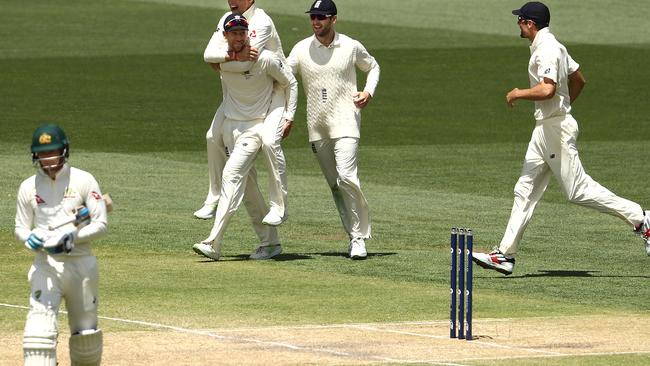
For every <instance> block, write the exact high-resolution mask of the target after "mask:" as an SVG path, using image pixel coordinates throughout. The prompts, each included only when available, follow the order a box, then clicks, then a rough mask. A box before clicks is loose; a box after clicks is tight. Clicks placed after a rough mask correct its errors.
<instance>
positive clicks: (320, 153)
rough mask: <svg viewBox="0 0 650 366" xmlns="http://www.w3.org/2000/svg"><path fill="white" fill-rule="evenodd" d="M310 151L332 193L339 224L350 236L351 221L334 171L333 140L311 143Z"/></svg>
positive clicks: (336, 173)
mask: <svg viewBox="0 0 650 366" xmlns="http://www.w3.org/2000/svg"><path fill="white" fill-rule="evenodd" d="M311 150H312V152H313V153H314V155H315V156H316V160H317V161H318V165H319V166H320V169H321V171H322V172H323V176H325V180H326V181H327V185H328V186H329V187H330V190H331V191H332V198H333V199H334V204H335V205H336V209H337V211H338V213H339V217H340V218H341V223H342V224H343V228H344V229H345V232H346V233H348V236H350V232H351V231H352V229H351V225H350V222H351V220H350V219H349V218H348V217H347V216H348V210H347V208H346V207H345V200H344V199H343V194H342V192H341V190H340V188H339V185H338V172H337V170H336V157H335V156H334V140H332V139H322V140H318V141H312V142H311ZM350 238H351V237H350Z"/></svg>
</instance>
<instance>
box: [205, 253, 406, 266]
mask: <svg viewBox="0 0 650 366" xmlns="http://www.w3.org/2000/svg"><path fill="white" fill-rule="evenodd" d="M395 254H397V253H395V252H381V253H368V258H374V257H384V256H387V255H395ZM248 256H249V254H238V255H225V256H221V258H219V260H218V261H213V260H211V259H207V258H201V259H199V260H198V262H202V263H218V262H241V261H253V259H250V258H249V257H248ZM314 256H322V257H342V258H347V257H348V253H344V252H325V253H305V254H300V253H282V254H278V255H276V256H275V257H273V258H271V259H267V260H269V261H276V262H285V261H299V260H308V259H314Z"/></svg>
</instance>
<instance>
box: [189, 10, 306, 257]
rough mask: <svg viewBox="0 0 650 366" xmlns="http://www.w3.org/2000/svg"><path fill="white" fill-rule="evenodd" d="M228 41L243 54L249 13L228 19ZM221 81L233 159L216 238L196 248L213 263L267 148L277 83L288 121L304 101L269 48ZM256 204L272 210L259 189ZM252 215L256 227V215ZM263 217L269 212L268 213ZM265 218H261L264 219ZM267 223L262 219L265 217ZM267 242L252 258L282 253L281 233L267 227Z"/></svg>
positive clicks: (227, 169)
mask: <svg viewBox="0 0 650 366" xmlns="http://www.w3.org/2000/svg"><path fill="white" fill-rule="evenodd" d="M224 37H226V39H227V41H228V44H229V47H230V49H231V50H233V51H235V52H240V51H241V50H242V49H244V48H245V47H246V46H247V44H248V22H247V20H246V18H245V17H244V16H243V15H239V14H235V13H233V14H230V15H228V16H227V17H226V19H225V20H224ZM221 82H222V85H223V87H224V91H225V94H224V101H223V104H222V108H223V112H224V115H225V117H226V118H225V120H224V122H223V143H224V145H225V151H226V154H227V155H229V158H228V160H227V162H226V165H225V167H224V169H223V174H222V181H221V193H220V197H219V204H218V206H217V211H216V213H215V221H214V226H213V228H212V232H211V233H210V236H209V237H208V238H207V239H205V240H203V241H202V242H201V243H197V244H195V245H194V251H195V252H196V253H198V254H201V255H204V256H206V257H208V258H211V259H213V260H218V259H219V256H220V250H221V245H222V241H223V236H224V232H225V229H226V226H227V225H228V222H229V221H230V218H231V217H232V215H233V214H234V213H235V211H236V210H237V208H238V207H239V205H240V204H241V202H242V199H243V196H244V189H245V186H248V185H250V181H249V182H248V183H246V182H245V179H246V177H247V176H248V175H249V172H250V171H251V168H252V166H253V163H254V161H255V157H256V156H257V153H258V152H259V150H260V148H261V146H262V140H263V134H264V123H265V122H264V119H265V118H266V116H267V112H268V109H269V105H270V104H271V100H272V98H273V90H274V84H277V86H278V87H279V88H281V90H283V92H284V93H285V100H287V104H286V106H285V108H284V109H285V112H284V115H283V118H284V119H286V120H288V121H293V118H294V114H295V111H296V103H297V97H298V82H297V81H296V79H295V78H294V76H293V74H292V73H291V71H290V70H289V68H288V67H286V66H285V64H284V63H283V62H282V60H280V58H279V57H278V56H277V55H275V54H274V53H273V52H271V51H269V50H262V51H261V53H260V54H259V59H258V60H257V62H255V64H254V65H253V67H252V68H251V69H250V70H249V71H245V72H240V73H234V72H222V74H221ZM254 190H256V191H257V194H256V195H255V196H250V197H247V199H249V200H254V205H253V206H255V207H257V208H258V210H257V212H256V213H257V214H259V212H260V210H263V212H266V205H265V203H264V199H263V198H262V196H261V194H260V193H259V188H258V187H257V185H255V186H254ZM249 214H251V216H252V217H253V224H254V225H255V224H256V222H255V221H256V220H255V218H254V217H255V215H254V214H255V213H251V212H250V211H249ZM262 215H263V214H262ZM258 217H259V216H258ZM260 219H261V217H260ZM265 228H266V230H267V235H266V238H264V239H262V242H261V244H260V246H258V247H257V249H256V250H255V252H253V254H251V258H252V259H268V258H271V257H273V256H275V255H277V254H280V253H281V252H282V246H281V245H280V242H279V239H278V235H277V230H276V228H275V227H272V226H266V227H265Z"/></svg>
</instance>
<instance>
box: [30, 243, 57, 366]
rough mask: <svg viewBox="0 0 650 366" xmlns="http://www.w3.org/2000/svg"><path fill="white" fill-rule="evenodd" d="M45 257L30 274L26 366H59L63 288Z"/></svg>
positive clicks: (41, 258)
mask: <svg viewBox="0 0 650 366" xmlns="http://www.w3.org/2000/svg"><path fill="white" fill-rule="evenodd" d="M44 257H45V256H42V257H41V256H37V257H36V258H35V259H34V264H33V265H32V267H31V269H30V270H29V274H28V276H27V277H28V278H29V282H30V285H31V294H30V298H29V306H30V308H29V313H28V314H27V321H26V322H25V332H24V334H23V356H24V362H25V366H56V364H57V362H56V346H57V338H58V335H59V329H58V326H57V313H58V310H59V306H60V304H61V296H62V295H61V288H60V282H59V280H58V277H57V273H56V271H55V269H54V268H53V267H52V266H50V265H49V264H48V263H47V260H46V259H45V258H44Z"/></svg>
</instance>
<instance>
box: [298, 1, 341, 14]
mask: <svg viewBox="0 0 650 366" xmlns="http://www.w3.org/2000/svg"><path fill="white" fill-rule="evenodd" d="M305 13H307V14H316V15H319V14H320V15H336V4H334V1H332V0H316V1H314V3H313V4H311V8H309V10H307V11H306V12H305Z"/></svg>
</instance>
